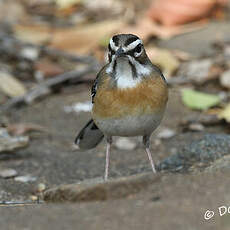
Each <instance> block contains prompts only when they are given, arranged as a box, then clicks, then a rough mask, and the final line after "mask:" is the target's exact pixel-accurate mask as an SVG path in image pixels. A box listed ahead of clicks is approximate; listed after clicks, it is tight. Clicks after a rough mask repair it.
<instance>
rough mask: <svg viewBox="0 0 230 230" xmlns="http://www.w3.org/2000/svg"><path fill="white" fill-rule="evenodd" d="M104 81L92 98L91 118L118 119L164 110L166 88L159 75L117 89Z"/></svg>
mask: <svg viewBox="0 0 230 230" xmlns="http://www.w3.org/2000/svg"><path fill="white" fill-rule="evenodd" d="M107 84H108V82H104V83H103V84H102V86H101V87H100V89H98V91H97V94H96V96H95V98H94V106H93V110H92V116H93V118H95V119H96V118H101V119H107V118H109V119H111V118H113V119H118V118H124V117H127V116H141V115H151V114H155V113H156V114H158V113H161V112H163V111H164V109H165V106H166V103H167V100H168V90H167V86H166V84H165V82H164V80H163V79H162V78H160V77H158V78H155V79H152V78H151V79H145V80H142V81H141V82H140V83H139V84H138V85H137V86H136V87H133V88H127V89H118V88H110V87H108V85H107Z"/></svg>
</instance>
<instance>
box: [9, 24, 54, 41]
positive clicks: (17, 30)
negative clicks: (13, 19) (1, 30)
mask: <svg viewBox="0 0 230 230" xmlns="http://www.w3.org/2000/svg"><path fill="white" fill-rule="evenodd" d="M13 31H14V34H15V36H16V37H17V38H18V39H20V40H22V41H26V42H30V43H33V44H43V43H46V42H48V41H49V40H50V39H51V38H52V32H53V29H52V28H51V27H48V26H45V25H36V24H31V25H28V24H26V25H23V24H17V25H15V26H14V27H13Z"/></svg>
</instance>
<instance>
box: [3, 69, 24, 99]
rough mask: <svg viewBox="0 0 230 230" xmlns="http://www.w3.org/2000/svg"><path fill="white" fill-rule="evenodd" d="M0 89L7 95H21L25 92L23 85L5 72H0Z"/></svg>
mask: <svg viewBox="0 0 230 230" xmlns="http://www.w3.org/2000/svg"><path fill="white" fill-rule="evenodd" d="M0 79H1V84H0V90H1V91H2V92H3V93H5V94H6V95H7V96H9V97H18V96H23V95H24V94H25V93H26V91H27V90H26V88H25V87H24V85H23V84H22V83H21V82H20V81H19V80H17V79H16V78H15V77H13V76H12V75H10V74H9V73H7V72H3V71H1V72H0Z"/></svg>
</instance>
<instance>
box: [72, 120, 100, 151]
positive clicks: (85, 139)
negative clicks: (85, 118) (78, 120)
mask: <svg viewBox="0 0 230 230" xmlns="http://www.w3.org/2000/svg"><path fill="white" fill-rule="evenodd" d="M103 137H104V134H103V133H102V132H101V130H100V129H98V127H97V126H96V124H95V123H94V122H93V120H90V121H89V122H88V123H87V124H86V125H85V127H84V128H83V129H82V130H81V131H80V132H79V134H78V135H77V137H76V139H75V144H76V145H77V146H78V148H79V149H92V148H94V147H96V146H97V145H98V144H99V143H100V142H101V140H102V139H103Z"/></svg>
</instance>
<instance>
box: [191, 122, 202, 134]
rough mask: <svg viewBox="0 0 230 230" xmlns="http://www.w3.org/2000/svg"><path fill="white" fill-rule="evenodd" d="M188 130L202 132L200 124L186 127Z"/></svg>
mask: <svg viewBox="0 0 230 230" xmlns="http://www.w3.org/2000/svg"><path fill="white" fill-rule="evenodd" d="M188 128H189V129H190V130H192V131H200V132H201V131H204V126H203V125H202V124H200V123H192V124H190V125H189V126H188Z"/></svg>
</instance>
